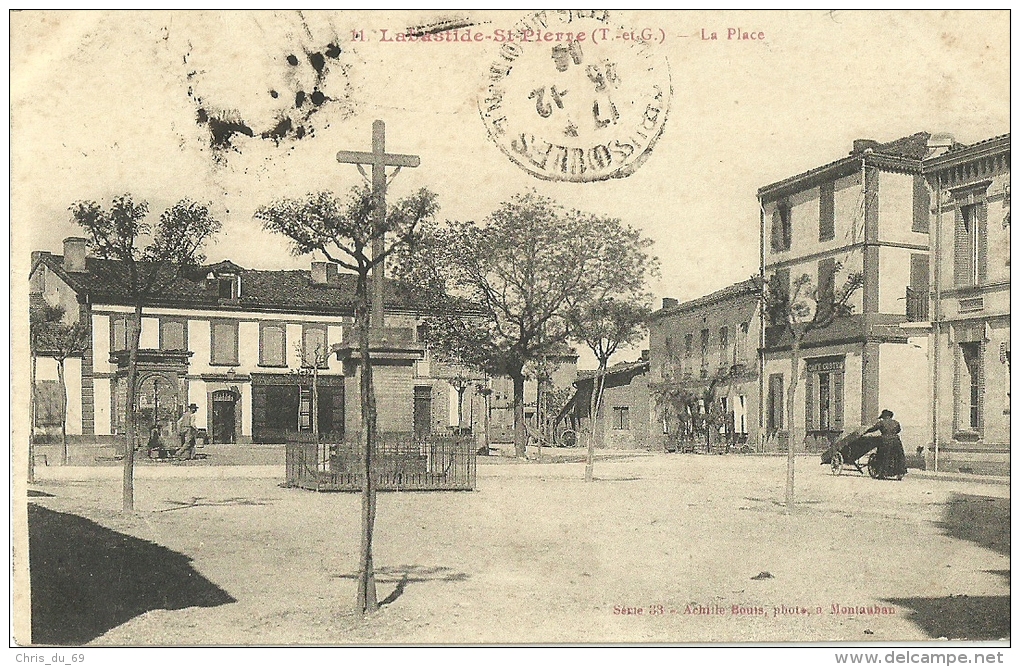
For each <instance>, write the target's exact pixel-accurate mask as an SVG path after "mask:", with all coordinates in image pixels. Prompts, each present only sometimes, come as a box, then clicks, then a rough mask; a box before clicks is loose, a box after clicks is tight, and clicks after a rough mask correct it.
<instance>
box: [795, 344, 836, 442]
mask: <svg viewBox="0 0 1020 667" xmlns="http://www.w3.org/2000/svg"><path fill="white" fill-rule="evenodd" d="M844 372H845V370H844V361H843V360H842V359H841V358H835V357H830V358H823V359H815V360H812V361H808V369H807V389H806V393H805V397H804V407H805V415H804V419H805V424H806V430H807V431H809V432H810V431H823V432H833V431H842V430H843V374H844Z"/></svg>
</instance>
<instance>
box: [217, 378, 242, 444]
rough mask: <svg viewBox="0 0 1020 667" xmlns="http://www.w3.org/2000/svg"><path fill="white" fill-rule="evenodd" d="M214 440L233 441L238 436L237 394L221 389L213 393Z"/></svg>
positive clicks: (218, 442) (218, 441) (221, 442)
mask: <svg viewBox="0 0 1020 667" xmlns="http://www.w3.org/2000/svg"><path fill="white" fill-rule="evenodd" d="M212 399H213V400H212V434H211V435H212V442H214V443H216V444H224V443H233V442H235V441H236V438H237V426H236V424H237V394H235V393H234V392H232V391H229V390H226V389H221V390H219V391H214V392H213V395H212Z"/></svg>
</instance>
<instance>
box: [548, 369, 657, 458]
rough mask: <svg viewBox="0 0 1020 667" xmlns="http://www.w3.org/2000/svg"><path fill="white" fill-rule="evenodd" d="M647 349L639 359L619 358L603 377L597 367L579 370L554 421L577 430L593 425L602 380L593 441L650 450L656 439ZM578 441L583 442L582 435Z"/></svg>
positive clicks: (583, 431) (588, 429)
mask: <svg viewBox="0 0 1020 667" xmlns="http://www.w3.org/2000/svg"><path fill="white" fill-rule="evenodd" d="M648 369H649V360H648V354H647V350H646V351H645V353H644V354H642V358H641V359H640V360H639V361H631V362H620V363H618V364H613V365H612V366H610V367H609V368H607V369H606V372H605V375H604V376H603V378H604V379H600V377H599V375H598V373H597V372H596V371H582V372H580V373H579V374H578V378H577V380H575V381H574V387H575V391H574V394H573V396H571V398H570V400H569V401H568V403H567V405H566V406H565V407H564V408H563V409H562V411H561V412H560V414H559V416H558V418H557V422H558V423H559V424H561V425H562V427H563V428H569V429H570V430H572V431H574V432H575V433H576V434H578V435H580V434H587V433H590V432H591V429H592V412H593V411H594V409H595V403H596V402H597V394H598V389H599V384H600V383H604V385H603V392H602V402H601V405H600V407H599V412H598V419H597V420H596V422H595V437H596V440H595V442H596V443H597V446H599V447H601V448H605V449H641V450H651V449H652V448H653V447H655V446H656V445H657V444H658V443H657V441H656V440H655V439H653V438H651V437H650V427H651V425H652V424H653V423H654V420H653V418H652V410H651V397H650V394H649V390H648V379H649V373H648ZM577 444H580V445H584V444H586V443H585V441H584V440H583V438H578V439H577ZM659 451H661V450H659Z"/></svg>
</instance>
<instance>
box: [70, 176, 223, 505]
mask: <svg viewBox="0 0 1020 667" xmlns="http://www.w3.org/2000/svg"><path fill="white" fill-rule="evenodd" d="M70 211H71V217H72V219H73V220H74V222H76V223H77V224H78V225H80V226H81V227H82V229H84V230H85V232H86V233H87V234H88V243H89V247H90V249H91V250H92V252H93V253H94V254H95V255H96V256H98V257H100V258H102V259H111V260H117V261H118V262H120V264H121V266H120V267H119V268H118V270H119V275H118V276H117V277H118V279H119V280H120V281H121V286H122V287H123V289H124V290H125V291H126V292H127V294H128V295H129V296H128V298H129V300H130V302H131V305H132V306H133V307H134V311H133V313H132V316H131V319H130V320H129V322H130V326H129V327H128V341H127V342H128V372H127V400H126V401H125V421H126V426H127V429H126V430H127V437H126V441H125V444H124V475H123V495H124V509H125V510H127V511H131V510H134V507H135V495H134V494H135V492H134V452H135V439H136V433H137V424H136V414H135V407H136V406H135V401H136V393H137V390H138V388H137V387H136V386H135V385H136V383H137V380H138V344H139V338H140V336H141V332H142V309H143V308H144V307H145V306H146V305H147V304H148V303H149V302H150V301H151V300H152V298H153V297H154V296H156V295H158V294H160V293H161V292H164V291H165V290H167V289H168V288H169V287H170V286H172V285H173V284H174V283H175V282H176V281H177V280H178V279H179V278H180V276H181V275H183V274H184V272H186V271H187V270H189V269H190V268H192V267H194V266H195V265H197V264H199V263H201V262H202V261H203V260H204V259H205V257H204V255H203V254H202V252H201V250H202V247H203V246H204V245H205V243H206V242H207V241H208V240H209V239H210V238H212V237H213V236H214V235H215V234H216V232H218V231H219V229H220V223H219V222H218V221H217V220H215V219H214V218H213V217H212V215H211V214H210V213H209V208H208V206H205V205H202V204H198V203H195V202H193V201H191V200H189V199H182V200H181V201H179V202H177V203H176V204H174V205H173V206H171V207H170V208H168V209H166V210H165V211H163V214H162V215H160V217H159V223H158V224H157V225H156V226H155V228H153V226H152V225H150V224H149V223H148V222H147V221H146V220H145V217H146V215H147V214H148V212H149V205H148V204H147V203H146V202H144V201H140V202H138V203H135V201H134V200H133V199H132V197H131V195H129V194H125V195H120V196H119V197H115V198H114V199H113V202H112V203H111V205H110V207H109V209H104V208H103V207H102V206H100V205H99V204H98V203H96V202H94V201H79V202H75V203H74V204H72V205H71V207H70Z"/></svg>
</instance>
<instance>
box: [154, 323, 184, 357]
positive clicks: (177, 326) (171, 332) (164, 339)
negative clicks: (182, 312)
mask: <svg viewBox="0 0 1020 667" xmlns="http://www.w3.org/2000/svg"><path fill="white" fill-rule="evenodd" d="M187 332H188V327H187V322H186V321H184V320H176V319H166V318H162V317H161V318H160V319H159V349H161V350H186V349H188V334H187Z"/></svg>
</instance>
